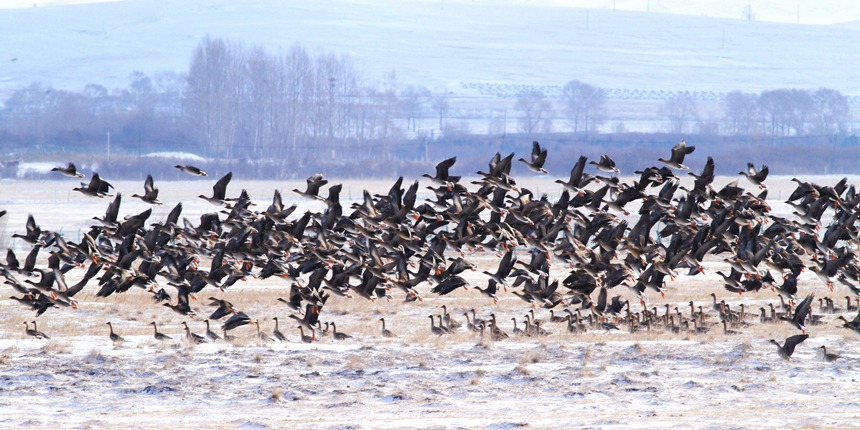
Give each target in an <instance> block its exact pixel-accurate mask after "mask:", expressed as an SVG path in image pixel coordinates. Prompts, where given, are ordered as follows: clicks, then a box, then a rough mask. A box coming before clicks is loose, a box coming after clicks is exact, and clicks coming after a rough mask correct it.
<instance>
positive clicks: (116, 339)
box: [107, 321, 125, 343]
mask: <svg viewBox="0 0 860 430" xmlns="http://www.w3.org/2000/svg"><path fill="white" fill-rule="evenodd" d="M107 326H108V327H109V328H110V334H109V335H108V336H109V337H110V340H111V342H113V343H123V342H125V339H124V338H123V337H122V336H120V335H118V334H116V333H114V331H113V324H111V323H110V321H108V322H107Z"/></svg>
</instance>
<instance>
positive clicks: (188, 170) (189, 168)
mask: <svg viewBox="0 0 860 430" xmlns="http://www.w3.org/2000/svg"><path fill="white" fill-rule="evenodd" d="M173 167H175V168H177V169H179V170H181V171H183V172H185V173H188V174H189V175H195V176H207V175H206V172H204V171H202V170H200V169H199V168H197V167H194V166H190V165H189V166H180V165H178V164H177V165H176V166H173Z"/></svg>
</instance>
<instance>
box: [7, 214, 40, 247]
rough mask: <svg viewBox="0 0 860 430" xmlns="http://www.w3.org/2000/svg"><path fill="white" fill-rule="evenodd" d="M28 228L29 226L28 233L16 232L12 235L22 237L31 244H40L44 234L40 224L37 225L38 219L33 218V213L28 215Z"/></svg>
mask: <svg viewBox="0 0 860 430" xmlns="http://www.w3.org/2000/svg"><path fill="white" fill-rule="evenodd" d="M26 228H27V232H26V234H23V235H21V234H18V233H14V234H13V235H12V237H14V238H17V239H21V240H23V241H24V242H27V243H29V244H31V245H36V244H38V243H39V240H40V238H41V236H42V229H40V228H39V226H38V225H36V219H35V218H33V215H27V226H26Z"/></svg>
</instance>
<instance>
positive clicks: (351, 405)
mask: <svg viewBox="0 0 860 430" xmlns="http://www.w3.org/2000/svg"><path fill="white" fill-rule="evenodd" d="M733 179H735V178H719V179H718V181H717V182H718V184H717V185H716V186H719V185H721V184H724V183H726V182H728V181H729V180H733ZM789 179H790V178H770V179H769V180H768V183H769V186H770V189H771V196H772V197H773V198H776V196H777V195H779V193H780V192H782V193H783V194H784V193H787V192H790V190H791V189H792V188H793V187H792V184H793V183H792V182H791V181H790V180H789ZM805 179H814V180H815V181H816V182H817V183H820V184H828V185H832V184H833V183H835V182H836V181H837V180H838V179H839V178H838V177H817V178H805ZM854 179H855V181H854V182H855V183H857V181H856V179H858V178H854ZM75 182H76V181H74V180H71V179H70V180H63V181H50V182H24V181H2V186H3V192H2V194H0V209H5V210H7V211H9V213H8V214H7V215H6V216H5V217H3V218H2V219H0V223H4V224H5V226H4V227H5V234H3V237H4V238H8V235H10V234H11V233H12V232H14V231H21V230H23V226H24V223H25V220H26V216H27V214H28V213H32V214H34V216H35V218H36V220H37V222H38V223H39V224H40V226H41V227H42V228H43V229H53V230H59V229H60V228H61V227H62V228H63V229H64V230H63V233H64V234H65V235H66V237H67V239H69V240H72V241H76V240H77V238H76V237H75V234H76V232H77V229H85V228H87V226H89V225H90V223H91V221H89V219H90V218H91V217H93V216H101V215H102V214H103V212H104V210H105V208H106V207H107V204H108V201H106V200H96V199H88V198H85V197H82V196H81V197H79V196H78V195H76V194H77V193H70V192H69V191H68V190H70V189H71V187H72V186H74V185H75ZM213 182H214V178H212V180H193V181H183V182H165V181H161V182H159V181H156V186H157V187H159V188H160V189H161V194H160V195H159V197H161V198H162V199H163V200H165V206H164V207H161V208H159V209H158V210H156V211H154V214H153V218H151V221H158V220H159V219H161V218H163V217H164V216H165V215H166V213H167V211H169V210H170V208H171V207H172V205H173V204H175V203H176V202H177V201H182V202H183V205H184V207H185V210H184V211H183V215H184V216H187V217H188V218H189V219H191V220H194V221H195V222H196V218H197V216H199V215H200V214H202V213H205V212H210V211H213V210H214V209H215V207H214V206H211V205H209V204H208V203H206V202H204V201H202V200H201V199H197V198H196V197H195V196H196V195H198V194H207V193H208V192H209V191H210V187H211V185H212V183H213ZM337 182H338V181H336V180H333V181H332V182H331V183H332V184H333V183H337ZM520 182H521V184H522V185H524V186H526V187H529V188H531V189H542V190H543V191H545V192H550V193H551V192H553V191H552V190H555V189H556V187H557V185H554V184H552V182H551V180H549V179H528V178H525V179H523V180H521V181H520ZM346 184H349V189H350V190H348V187H347V186H346ZM114 185H115V186H116V187H117V189H118V190H120V191H121V192H123V194H124V196H130V194H131V193H133V192H140V191H141V190H140V188H142V182H140V183H137V182H115V183H114ZM301 185H302V184H300V183H292V182H247V181H245V182H243V181H239V180H236V181H234V182H233V183H231V184H230V186H229V187H228V195H235V194H237V193H238V191H239V190H240V189H241V188H246V189H248V191H249V192H250V194H251V196H252V197H253V198H254V199H255V200H256V201H257V203H258V204H259V205H260V206H264V205H267V204H268V200H269V198H270V196H271V193H272V191H273V190H274V189H275V188H279V189H281V190H282V191H283V192H284V196H285V198H290V197H291V195H292V193H290V192H289V191H287V190H290V189H292V188H300V187H301ZM389 187H390V181H376V182H353V181H350V182H346V183H345V187H344V190H345V191H344V198H345V199H347V198H349V195H350V194H351V196H352V198H353V199H354V198H355V197H356V196H358V195H360V190H361V189H363V188H367V189H369V190H370V191H372V192H385V191H386V190H387V189H388V188H389ZM131 200H132V199H130V198H126V199H124V201H123V206H122V208H121V212H120V213H121V216H122V215H126V214H134V213H138V212H140V211H142V210H144V209H146V208H147V206H145V205H144V204H142V203H137V202H132V201H131ZM198 202H199V203H198ZM302 202H303V201H298V200H297V201H295V203H299V204H303V203H302ZM285 203H286V202H285ZM287 204H289V203H287ZM771 204H772V206H773V208H774V212H775V213H776V214H777V215H781V216H788V214H789V213H790V209H791V208H790V206H787V205H785V204H782V203H778V202H777V201H775V200H774V201H772V202H771ZM344 206H345V207H346V206H347V204H344ZM305 209H311V210H318V209H320V208H319V207H317V206H302V208H301V209H300V210H305ZM4 242H5V243H6V245H7V246H8V245H9V242H8V239H5V240H4ZM19 246H20V245H19ZM19 258H20V254H19ZM469 258H470V260H472V261H474V262H475V263H477V264H478V266H479V267H480V270H479V271H477V272H473V273H472V274H470V275H469V277H468V279H469V280H470V281H471V282H472V283H473V284H475V285H482V283H484V282H486V281H485V280H486V277H485V276H484V275H481V274H480V271H481V270H493V268H494V267H495V266H496V265H497V264H498V260H497V258H496V257H495V256H493V255H492V254H483V255H475V256H470V257H469ZM203 264H206V263H205V262H204V263H203ZM561 266H562V265H560V264H557V265H555V266H554V267H553V272H552V273H551V276H552V277H558V276H563V274H564V267H561ZM706 269H707V274H706V275H704V276H703V275H699V276H697V277H692V278H690V277H680V278H678V279H677V280H676V281H674V282H669V287H670V290H669V291H668V292H667V295H666V297H665V299H664V298H661V297H659V296H652V297H651V302H650V303H649V306H654V307H658V308H660V313H661V314H662V313H663V309H665V308H664V306H665V305H669V307H670V308H672V309H673V312H674V307H678V308H679V311H680V312H682V313H684V314H689V312H690V311H689V309H690V308H689V304H688V302H689V301H690V300H694V301H695V303H696V304H697V305H699V304H701V305H703V306H704V307H705V309H706V310H707V309H709V308H710V304H711V302H710V300H711V299H710V296H709V295H710V293H712V292H713V293H715V294H716V295H717V298H718V299H720V300H726V302H727V303H729V304H730V305H731V306H732V308H734V309H736V308H738V307H739V305H740V304H745V306H746V307H747V310H748V316H747V322H749V323H750V324H751V325H750V326H749V327H745V328H735V329H736V330H738V331H740V332H741V334H739V335H734V336H727V335H723V334H722V330H721V328H719V326H716V325H711V324H712V323H715V322H717V318H716V315H715V313H714V311H710V316H709V317H708V321H709V327H711V332H710V333H708V334H705V335H693V334H687V333H677V334H676V333H672V332H669V331H665V330H662V329H660V328H656V327H655V328H654V329H653V330H652V331H650V332H643V333H633V334H631V333H627V332H626V331H624V330H621V331H609V332H606V331H603V330H598V329H592V330H590V331H589V332H588V333H585V334H570V333H567V332H566V331H565V329H564V326H563V325H562V324H553V323H548V322H546V323H544V324H543V325H542V327H543V328H545V329H546V330H547V331H549V332H550V335H549V336H546V337H541V338H522V339H510V340H506V341H501V342H488V341H483V342H482V341H481V340H480V339H479V338H478V336H477V335H475V334H473V333H470V332H467V331H466V330H463V329H461V330H460V332H459V333H457V334H454V335H451V336H446V337H436V336H434V335H432V334H431V333H430V328H429V324H428V322H427V316H428V315H431V314H433V315H435V314H439V313H440V308H439V307H440V306H441V305H443V304H444V305H447V307H448V310H449V312H451V313H453V314H454V317H455V320H458V321H460V322H463V323H464V322H465V319H464V318H463V317H462V313H463V312H466V311H468V310H469V309H473V308H474V309H475V310H476V312H477V315H478V316H479V317H482V318H488V316H489V314H490V313H495V315H496V316H497V318H498V321H499V325H500V326H501V327H502V328H503V329H504V330H506V331H508V332H509V333H511V331H512V322H511V318H517V320H518V321H519V322H518V323H519V324H522V319H523V316H524V314H526V312H527V311H528V310H529V309H531V308H530V307H529V306H528V305H527V304H525V303H524V302H522V301H520V299H518V298H516V297H515V296H513V295H511V294H503V295H502V298H501V300H500V301H499V304H498V305H494V304H493V303H492V301H490V300H489V299H486V298H484V297H482V296H481V295H480V294H479V293H477V292H476V291H474V289H469V291H458V292H455V293H452V294H451V295H450V296H444V297H438V296H435V295H433V294H431V293H429V291H426V290H427V289H428V287H426V286H424V287H421V288H422V292H423V293H425V294H423V295H424V297H425V300H424V302H417V303H402V302H401V301H402V297H401V296H398V297H395V300H394V301H392V302H390V303H385V302H382V303H370V302H368V301H365V300H362V299H358V298H355V299H343V298H337V297H334V298H332V299H331V300H330V301H329V303H328V304H327V305H326V307H325V309H324V310H323V314H322V315H321V321H335V322H337V324H338V330H339V331H342V332H346V333H349V334H351V335H352V336H353V339H351V340H347V341H344V342H337V341H334V340H332V339H331V338H322V339H321V340H320V341H319V342H317V343H313V344H310V345H307V344H304V343H302V342H300V341H299V338H298V330H297V329H296V328H295V327H294V326H293V325H291V324H289V321H291V320H290V319H289V318H287V316H288V315H289V311H288V310H286V308H285V307H284V306H283V305H282V304H281V303H280V302H278V301H276V300H275V299H276V298H277V297H281V296H284V295H286V294H287V293H288V291H287V288H288V285H287V284H286V283H285V282H283V281H282V280H267V281H265V282H260V281H249V282H247V283H241V284H242V285H238V286H236V287H233V288H231V289H229V290H227V291H226V292H224V293H221V292H220V291H217V290H213V291H210V292H209V293H211V294H206V292H205V290H204V294H202V295H201V299H203V298H205V297H208V296H209V295H212V296H215V297H219V298H224V299H227V300H230V301H231V302H232V303H233V304H234V305H236V307H237V308H239V309H241V310H243V311H245V312H247V313H248V314H249V315H252V316H253V317H255V318H258V319H259V320H260V322H261V323H262V328H263V330H265V331H267V332H269V333H271V331H272V329H273V328H274V323H273V322H272V320H271V318H272V317H279V318H280V319H281V322H282V323H281V327H280V328H281V330H282V331H283V332H284V333H285V334H287V336H288V338H289V339H288V342H283V343H273V344H261V343H260V342H259V341H257V340H255V338H254V334H255V329H254V328H253V327H250V326H245V327H242V328H240V329H237V330H235V331H234V334H236V335H237V336H238V338H239V339H238V340H237V341H236V342H234V343H215V344H207V345H201V346H192V345H190V344H189V343H187V342H186V341H184V340H182V339H184V333H183V331H182V326H181V325H180V323H181V322H182V321H183V318H181V317H179V316H178V315H176V314H175V313H173V312H171V311H170V310H168V309H165V308H164V307H162V306H161V305H160V304H154V303H153V302H152V300H151V299H150V296H149V294H148V293H145V292H143V291H141V290H135V291H131V292H129V293H126V294H122V295H114V296H111V297H109V298H106V299H101V298H96V297H94V289H95V287H94V285H91V286H89V287H87V289H85V290H84V291H83V292H82V293H81V294H80V295H79V296H78V297H77V298H78V299H79V300H80V302H81V304H80V306H79V309H77V310H72V309H60V310H55V309H54V310H49V311H48V312H47V313H46V314H45V315H43V316H41V317H39V318H38V322H39V329H40V330H42V331H43V332H45V333H47V334H48V335H49V336H51V339H50V340H47V341H39V340H32V339H28V338H25V335H24V331H23V327H22V326H23V322H24V321H32V320H33V319H34V318H33V314H32V313H31V312H30V311H24V309H23V307H22V306H20V305H19V304H18V303H16V302H14V301H12V300H5V298H8V297H9V296H10V295H12V293H13V292H12V290H11V288H9V287H7V286H5V285H4V286H2V287H0V297H2V298H4V300H0V310H2V312H0V427H2V428H147V429H148V428H152V429H164V428H207V429H213V428H251V429H257V428H338V429H341V428H343V429H345V428H372V429H376V428H452V429H453V428H470V429H471V428H494V429H498V428H518V427H523V428H571V427H589V428H631V427H636V428H649V429H650V428H662V427H665V428H669V427H671V428H849V427H856V426H860V424H858V423H860V420H858V418H860V402H858V400H857V394H858V390H857V386H858V380H860V373H858V365H857V360H858V359H860V342H858V340H860V339H858V338H857V337H856V336H855V335H854V334H853V333H851V332H850V331H848V330H844V329H839V328H837V324H836V323H835V322H834V320H835V318H836V316H837V315H844V316H846V317H851V316H852V315H851V314H852V313H847V312H838V313H837V314H835V315H825V316H824V321H825V323H824V324H823V325H818V326H812V327H810V334H811V338H810V339H808V340H807V341H806V342H805V343H803V344H801V345H800V346H799V347H798V349H797V351H796V352H795V355H794V356H793V359H792V361H790V362H788V361H784V360H781V359H780V358H779V357H778V356H777V354H776V350H775V347H774V346H773V345H771V344H769V343H768V342H767V341H768V340H769V339H771V338H774V339H777V340H779V341H780V342H782V340H784V339H785V337H786V336H788V335H791V334H794V333H795V332H796V330H794V329H793V328H790V326H789V325H788V324H760V323H758V318H757V314H758V313H757V309H758V308H759V307H762V306H766V305H767V304H768V303H773V304H775V305H776V306H777V308H778V307H779V300H778V299H777V297H776V295H775V294H773V293H772V292H770V291H769V290H767V291H762V292H758V293H754V294H750V293H747V294H744V295H742V296H739V295H736V294H730V293H728V292H727V291H725V290H724V289H723V288H722V286H721V282H719V277H718V276H717V275H716V274H715V273H714V271H715V270H727V269H728V265H727V264H725V263H723V262H722V261H721V260H719V259H713V260H711V261H708V262H707V263H706ZM76 272H78V270H75V271H73V272H71V273H76ZM77 276H80V274H78V275H77ZM70 280H71V281H73V282H74V281H76V279H75V278H74V276H72V277H71V278H70ZM622 290H623V289H620V290H614V291H613V293H615V294H622V295H623V296H625V298H627V299H632V297H627V296H628V295H629V293H628V292H627V291H626V290H623V291H622ZM616 291H617V292H616ZM810 292H815V293H816V297H824V296H829V297H832V298H834V299H835V300H836V303H837V305H839V306H840V307H841V308H842V309H844V307H845V300H844V299H842V297H843V296H845V295H846V294H847V292H846V291H845V290H844V289H842V287H837V290H836V291H835V292H834V293H831V292H830V291H829V290H828V289H827V288H826V287H825V286H824V284H823V283H822V282H821V281H820V280H818V278H817V277H816V276H815V275H814V274H812V273H809V272H806V273H804V274H802V275H801V277H800V294H804V295H805V294H807V293H810ZM206 302H208V301H207V300H200V301H198V302H195V303H194V304H193V305H192V306H193V307H194V308H196V309H197V310H198V313H199V314H200V315H201V316H202V315H208V314H209V313H210V312H211V308H207V307H206ZM631 306H632V309H633V311H638V310H639V309H640V305H639V304H638V303H636V301H635V300H631ZM813 312H814V313H815V314H820V312H819V310H818V306H817V302H816V304H815V305H814V306H813ZM536 314H537V317H538V318H540V319H542V320H544V321H547V320H548V319H549V313H548V312H547V311H545V310H542V309H541V310H538V311H537V312H536ZM382 317H384V318H386V321H387V323H388V327H387V328H389V329H390V330H392V331H393V332H395V333H396V334H397V336H398V337H397V338H396V339H385V338H383V337H382V336H381V335H380V322H379V319H380V318H382ZM107 321H112V322H113V324H114V327H115V328H116V330H117V331H118V332H119V333H120V334H122V335H123V336H125V338H126V340H127V341H126V343H125V344H123V345H121V346H114V345H112V344H111V342H110V341H109V340H108V337H107V333H108V331H107V326H106V325H105V323H106V322H107ZM152 321H156V322H158V323H159V330H160V331H162V332H164V333H166V334H169V335H171V336H173V337H174V339H175V340H174V341H167V342H156V341H155V340H153V338H152V328H151V326H149V323H150V322H152ZM186 321H188V322H189V325H190V326H191V327H192V330H193V331H195V332H198V333H200V332H202V331H203V330H204V326H203V324H202V322H201V321H199V320H195V321H191V320H186ZM285 321H286V323H285ZM216 325H217V324H216ZM821 345H826V346H827V347H828V350H832V351H833V352H837V353H839V354H841V355H842V358H841V359H840V360H838V361H837V362H835V363H827V362H825V361H824V360H823V359H822V357H821V353H820V350H819V349H818V347H819V346H821Z"/></svg>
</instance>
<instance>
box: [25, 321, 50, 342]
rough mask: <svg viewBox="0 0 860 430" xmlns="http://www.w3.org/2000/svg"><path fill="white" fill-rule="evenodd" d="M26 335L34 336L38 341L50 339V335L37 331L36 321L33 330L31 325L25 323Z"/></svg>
mask: <svg viewBox="0 0 860 430" xmlns="http://www.w3.org/2000/svg"><path fill="white" fill-rule="evenodd" d="M24 333H26V334H27V336H33V337H35V338H36V339H50V337H49V336H48V335H46V334H45V333H42V332H40V331H39V330H38V329H36V322H35V321H33V328H30V324H29V323H28V322H27V321H24Z"/></svg>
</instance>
